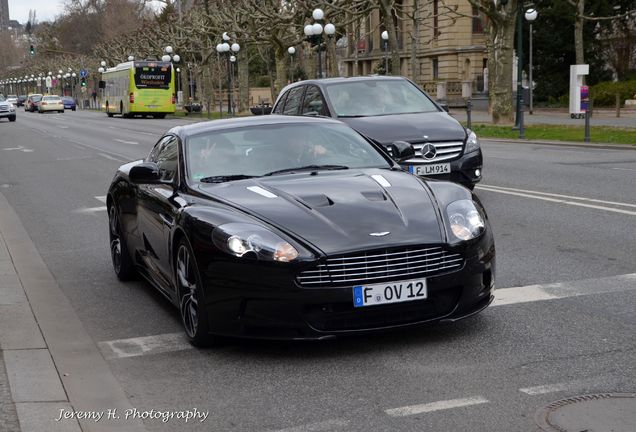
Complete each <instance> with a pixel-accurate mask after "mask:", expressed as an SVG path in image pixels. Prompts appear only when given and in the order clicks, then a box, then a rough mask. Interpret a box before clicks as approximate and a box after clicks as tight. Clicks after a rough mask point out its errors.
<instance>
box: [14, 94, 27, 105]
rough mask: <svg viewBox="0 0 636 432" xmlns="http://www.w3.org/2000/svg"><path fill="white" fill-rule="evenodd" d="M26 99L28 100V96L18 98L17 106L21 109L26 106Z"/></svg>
mask: <svg viewBox="0 0 636 432" xmlns="http://www.w3.org/2000/svg"><path fill="white" fill-rule="evenodd" d="M26 98H27V97H26V95H20V96H18V102H17V105H16V106H19V107H21V106H24V102H25V101H26Z"/></svg>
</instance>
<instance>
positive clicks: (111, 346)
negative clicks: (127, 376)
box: [97, 332, 192, 359]
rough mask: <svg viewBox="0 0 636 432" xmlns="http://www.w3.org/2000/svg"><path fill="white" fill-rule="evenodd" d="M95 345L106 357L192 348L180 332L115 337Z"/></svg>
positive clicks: (134, 355)
mask: <svg viewBox="0 0 636 432" xmlns="http://www.w3.org/2000/svg"><path fill="white" fill-rule="evenodd" d="M97 346H99V349H100V350H101V351H102V354H104V357H105V358H107V359H113V358H124V357H138V356H142V355H146V354H158V353H164V352H172V351H184V350H187V349H192V345H191V344H190V343H189V342H188V340H187V339H186V337H185V335H184V334H183V333H182V332H179V333H165V334H159V335H153V336H143V337H136V338H129V339H116V340H112V341H104V342H99V343H98V344H97Z"/></svg>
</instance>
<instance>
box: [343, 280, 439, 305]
mask: <svg viewBox="0 0 636 432" xmlns="http://www.w3.org/2000/svg"><path fill="white" fill-rule="evenodd" d="M427 294H428V293H427V290H426V279H414V280H410V281H402V282H387V283H382V284H373V285H356V286H354V287H353V306H354V307H364V306H376V305H382V304H390V303H400V302H407V301H414V300H423V299H425V298H426V297H427Z"/></svg>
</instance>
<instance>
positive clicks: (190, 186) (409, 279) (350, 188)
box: [106, 115, 495, 345]
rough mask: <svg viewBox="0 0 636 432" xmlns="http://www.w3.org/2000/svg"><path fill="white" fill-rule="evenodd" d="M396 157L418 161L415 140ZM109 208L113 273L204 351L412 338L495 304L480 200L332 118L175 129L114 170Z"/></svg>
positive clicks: (395, 148)
mask: <svg viewBox="0 0 636 432" xmlns="http://www.w3.org/2000/svg"><path fill="white" fill-rule="evenodd" d="M391 148H392V154H393V157H394V158H395V159H397V160H400V161H402V160H404V159H411V158H412V157H413V154H414V151H413V147H412V146H411V145H409V144H408V143H405V142H396V143H394V144H392V145H391ZM106 205H107V210H108V218H109V231H110V249H111V257H112V263H113V268H114V270H115V273H116V274H117V276H118V277H119V279H122V280H125V279H128V278H132V277H133V276H134V274H135V273H136V272H139V273H140V274H141V275H142V276H143V277H144V278H145V279H147V280H148V281H149V282H150V283H151V284H152V285H153V286H154V287H155V288H157V289H158V290H159V291H160V292H161V293H162V294H163V295H165V296H166V297H167V298H168V299H169V300H170V301H171V302H172V303H174V305H175V306H177V307H178V308H179V311H180V314H181V319H182V321H183V325H184V328H185V332H186V335H187V337H188V338H189V340H190V341H191V342H192V343H193V344H195V345H204V344H207V343H209V342H211V341H214V339H213V338H211V336H213V335H241V336H248V337H257V338H283V339H324V338H333V337H337V336H341V335H352V334H360V333H363V332H373V331H384V330H387V329H390V328H401V329H404V330H406V329H409V328H412V327H415V326H417V325H421V324H424V323H431V322H453V321H455V320H458V319H461V318H464V317H467V316H471V315H473V314H475V313H477V312H479V311H481V310H483V309H484V308H486V307H487V306H488V305H489V304H490V302H491V301H492V299H493V289H494V288H493V286H494V280H495V246H494V240H493V234H492V231H491V228H490V225H489V222H488V219H487V217H486V212H485V211H484V209H483V207H482V205H481V204H480V202H479V199H478V198H477V197H476V196H475V195H473V194H472V193H471V192H470V191H469V190H467V189H466V188H464V187H461V186H459V185H457V184H455V183H451V182H444V181H436V182H428V181H426V180H425V179H422V178H420V177H417V176H414V175H411V174H409V173H407V172H405V171H404V170H402V169H400V168H399V166H398V165H397V164H396V163H395V162H394V161H393V160H392V159H391V157H390V156H389V154H388V153H387V152H385V151H384V149H383V148H382V147H380V146H378V145H377V144H375V143H373V142H371V141H369V140H367V139H365V138H364V137H363V136H362V135H360V134H358V133H357V132H355V131H354V130H353V129H351V128H349V127H348V126H346V125H345V124H343V123H341V122H339V121H336V120H332V119H324V118H308V117H284V116H276V115H268V116H254V117H248V118H235V119H228V120H217V121H212V122H203V123H196V124H191V125H187V126H178V127H175V128H172V129H171V130H169V131H168V132H166V133H165V134H164V135H163V136H162V137H161V138H160V139H159V141H158V142H157V143H156V145H155V146H154V147H153V149H152V150H151V151H150V154H149V155H148V156H147V157H146V158H145V159H143V160H138V161H135V162H130V163H128V164H125V165H122V166H121V167H119V169H118V170H117V173H116V174H115V177H114V179H113V181H112V183H111V185H110V188H109V190H108V194H107V199H106Z"/></svg>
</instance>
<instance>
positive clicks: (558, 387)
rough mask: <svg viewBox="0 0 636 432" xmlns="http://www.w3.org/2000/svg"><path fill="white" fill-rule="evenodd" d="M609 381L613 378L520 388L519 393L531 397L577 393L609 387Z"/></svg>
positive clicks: (597, 378)
mask: <svg viewBox="0 0 636 432" xmlns="http://www.w3.org/2000/svg"><path fill="white" fill-rule="evenodd" d="M608 379H609V380H610V381H611V379H612V378H607V377H605V379H603V377H596V378H588V379H582V380H575V381H569V382H562V383H554V384H545V385H540V386H534V387H525V388H520V389H519V391H520V392H522V393H525V394H528V395H530V396H536V395H542V394H548V393H556V392H562V391H575V390H581V389H583V388H584V387H590V386H603V385H607V384H606V383H607V382H608Z"/></svg>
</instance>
